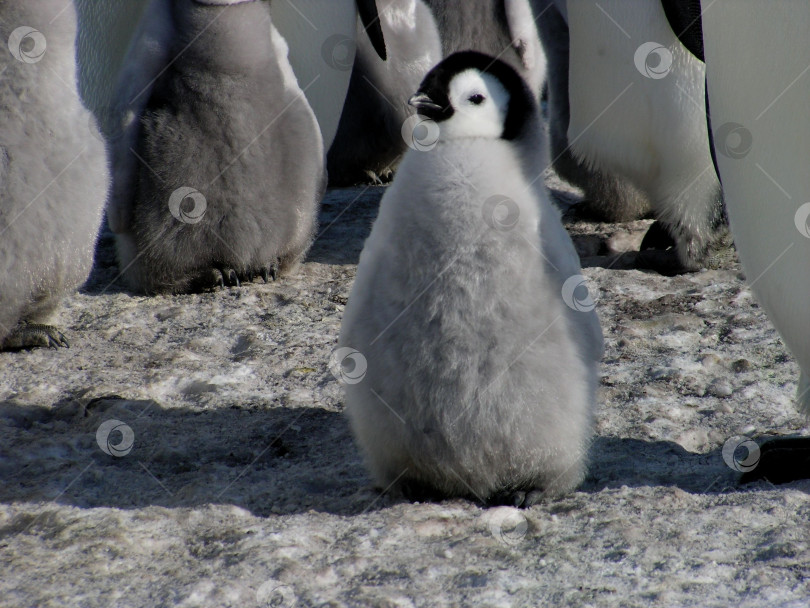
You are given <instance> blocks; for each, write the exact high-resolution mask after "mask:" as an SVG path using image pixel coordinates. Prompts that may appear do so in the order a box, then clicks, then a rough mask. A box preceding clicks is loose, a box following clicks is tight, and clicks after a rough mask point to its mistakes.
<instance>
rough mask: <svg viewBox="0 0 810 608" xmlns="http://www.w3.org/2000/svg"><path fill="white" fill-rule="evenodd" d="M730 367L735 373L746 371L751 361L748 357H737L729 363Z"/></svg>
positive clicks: (749, 367)
mask: <svg viewBox="0 0 810 608" xmlns="http://www.w3.org/2000/svg"><path fill="white" fill-rule="evenodd" d="M731 369H732V371H734V372H735V373H737V374H739V373H741V372H747V371H748V370H749V369H751V362H750V361H749V360H748V359H737V360H736V361H734V362H733V363H732V364H731Z"/></svg>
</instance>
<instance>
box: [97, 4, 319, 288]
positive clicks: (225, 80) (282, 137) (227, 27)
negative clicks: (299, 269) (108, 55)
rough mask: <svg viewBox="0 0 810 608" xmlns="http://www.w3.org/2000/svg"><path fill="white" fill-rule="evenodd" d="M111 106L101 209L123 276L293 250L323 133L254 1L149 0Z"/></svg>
mask: <svg viewBox="0 0 810 608" xmlns="http://www.w3.org/2000/svg"><path fill="white" fill-rule="evenodd" d="M152 82H154V84H152ZM144 83H146V84H144ZM150 87H151V88H150ZM144 90H145V91H146V92H145V93H144ZM118 106H119V108H120V109H119V112H120V113H121V115H122V116H123V120H124V122H125V125H124V127H123V129H122V131H123V136H122V137H121V138H120V139H119V141H118V142H116V148H115V150H114V155H113V159H114V179H115V184H114V186H113V192H112V197H111V202H110V208H109V213H108V217H109V219H110V227H111V228H112V230H113V232H115V233H116V236H117V246H118V256H119V263H120V266H121V271H122V273H123V274H124V276H125V278H126V280H127V282H128V283H129V285H130V286H131V287H133V288H134V289H136V290H139V291H143V292H147V293H182V292H187V291H191V290H195V289H199V288H202V287H207V286H211V285H214V284H216V283H219V284H220V285H238V284H239V281H240V280H245V279H247V280H250V279H252V278H253V277H254V276H263V277H264V278H265V280H267V279H268V277H270V276H275V275H276V273H277V272H284V271H286V270H289V269H290V268H292V267H293V266H294V265H295V264H296V263H297V262H298V261H299V260H300V259H301V257H302V256H303V255H304V253H305V252H306V251H307V249H308V248H309V245H310V244H311V242H312V238H313V232H314V228H315V221H316V212H317V206H318V203H319V201H320V198H321V196H322V194H323V191H324V188H325V175H324V153H323V144H322V139H321V134H320V131H319V129H318V125H317V123H316V120H315V116H314V114H313V112H312V110H311V108H310V106H309V104H308V103H307V100H306V98H305V97H304V94H303V92H302V91H301V89H300V88H299V86H298V83H297V82H296V80H295V76H294V75H293V72H292V69H291V67H290V64H289V62H288V61H287V46H286V43H285V42H284V39H283V38H282V37H281V36H280V35H279V33H278V32H277V31H276V29H275V27H274V26H273V24H272V23H271V18H270V12H269V10H268V7H267V4H266V3H264V2H258V1H255V0H154V1H153V2H152V4H151V5H150V6H149V7H148V8H147V14H146V17H145V21H144V24H143V25H142V27H141V30H140V32H139V33H138V34H137V35H136V39H135V42H134V44H133V47H132V48H131V50H130V53H129V56H128V60H127V65H126V66H125V68H124V71H123V76H122V81H121V87H120V90H119V102H118Z"/></svg>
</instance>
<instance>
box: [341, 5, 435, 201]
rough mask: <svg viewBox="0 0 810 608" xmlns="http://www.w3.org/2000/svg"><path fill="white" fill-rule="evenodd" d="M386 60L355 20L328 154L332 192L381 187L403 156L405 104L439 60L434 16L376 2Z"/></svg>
mask: <svg viewBox="0 0 810 608" xmlns="http://www.w3.org/2000/svg"><path fill="white" fill-rule="evenodd" d="M378 5H379V10H380V24H381V26H382V31H383V35H384V36H385V43H386V48H387V50H388V59H387V60H386V61H383V60H382V59H380V57H379V56H378V55H377V53H376V52H375V50H374V47H373V46H372V44H371V41H370V40H369V38H368V37H367V36H365V35H364V34H363V31H362V30H363V25H362V22H361V21H360V20H359V19H358V24H357V28H358V32H357V54H356V55H355V59H354V67H353V69H352V77H351V82H350V84H349V92H348V94H347V95H346V104H345V105H344V106H343V114H342V115H341V117H340V125H339V127H338V132H337V136H336V137H335V141H334V143H333V144H332V147H331V148H330V149H329V154H328V156H327V168H328V173H329V184H330V185H331V186H350V185H353V184H357V183H361V182H368V181H371V182H372V183H382V182H383V181H388V180H390V177H391V174H392V172H393V171H394V169H395V168H396V165H397V164H398V163H399V160H400V159H401V157H402V154H403V153H404V152H405V150H407V146H406V143H405V140H404V139H403V137H402V128H403V124H404V123H405V121H406V120H408V117H410V116H412V115H413V114H414V111H413V108H411V107H409V106H408V98H409V97H410V96H411V94H412V93H413V92H414V91H415V90H416V88H417V87H418V86H419V83H420V82H422V78H424V76H425V74H427V72H428V70H429V69H430V68H432V67H433V66H434V65H436V64H437V63H438V62H439V61H440V60H441V58H442V50H441V40H440V39H439V32H438V30H437V29H436V23H435V21H434V20H433V15H432V14H431V12H430V9H428V8H427V7H426V6H425V5H424V3H423V2H422V0H379V1H378Z"/></svg>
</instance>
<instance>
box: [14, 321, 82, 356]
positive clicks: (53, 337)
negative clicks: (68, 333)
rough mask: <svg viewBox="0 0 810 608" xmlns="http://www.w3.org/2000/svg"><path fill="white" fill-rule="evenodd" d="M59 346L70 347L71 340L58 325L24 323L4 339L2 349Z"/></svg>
mask: <svg viewBox="0 0 810 608" xmlns="http://www.w3.org/2000/svg"><path fill="white" fill-rule="evenodd" d="M59 347H62V348H70V342H68V339H67V338H66V337H65V336H64V334H62V332H60V331H59V330H58V329H57V328H56V327H54V326H53V325H42V324H40V323H23V324H22V325H21V326H20V327H18V328H17V329H15V330H14V332H12V334H11V335H10V336H8V337H7V338H6V339H5V340H4V341H3V344H2V349H0V350H28V349H31V348H59Z"/></svg>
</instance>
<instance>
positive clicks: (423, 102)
mask: <svg viewBox="0 0 810 608" xmlns="http://www.w3.org/2000/svg"><path fill="white" fill-rule="evenodd" d="M408 104H409V105H412V106H413V107H414V108H416V111H417V112H419V113H420V114H421V115H422V116H427V117H428V118H432V119H434V120H436V119H438V118H440V117H441V116H442V114H444V108H443V107H442V106H440V105H439V104H437V103H436V102H435V101H433V100H432V99H431V98H430V96H429V95H428V94H427V93H417V94H416V95H414V96H413V97H411V98H410V99H409V100H408Z"/></svg>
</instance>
